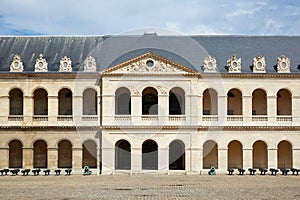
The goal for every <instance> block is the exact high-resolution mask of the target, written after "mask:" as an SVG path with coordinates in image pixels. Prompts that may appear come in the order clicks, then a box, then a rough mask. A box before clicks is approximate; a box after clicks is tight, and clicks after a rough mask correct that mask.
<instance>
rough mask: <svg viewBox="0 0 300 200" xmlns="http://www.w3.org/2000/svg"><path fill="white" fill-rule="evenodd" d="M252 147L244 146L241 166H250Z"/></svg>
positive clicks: (246, 167) (245, 167)
mask: <svg viewBox="0 0 300 200" xmlns="http://www.w3.org/2000/svg"><path fill="white" fill-rule="evenodd" d="M252 159H253V158H252V148H244V149H243V168H244V169H245V170H247V169H248V168H252V165H253V163H252Z"/></svg>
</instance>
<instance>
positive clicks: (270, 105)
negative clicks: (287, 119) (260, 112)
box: [267, 96, 277, 125]
mask: <svg viewBox="0 0 300 200" xmlns="http://www.w3.org/2000/svg"><path fill="white" fill-rule="evenodd" d="M276 102H277V97H276V96H268V97H267V109H268V112H267V113H268V125H277V120H276V116H277V103H276Z"/></svg>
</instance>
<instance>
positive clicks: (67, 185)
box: [0, 174, 300, 200]
mask: <svg viewBox="0 0 300 200" xmlns="http://www.w3.org/2000/svg"><path fill="white" fill-rule="evenodd" d="M0 191H1V193H0V199H64V200H67V199H300V175H299V176H292V175H288V176H282V175H277V176H270V175H266V176H260V175H255V176H250V175H245V176H238V175H234V176H227V175H216V176H208V175H148V174H141V175H100V176H97V175H90V176H83V175H71V176H64V175H63V176H58V177H56V176H53V175H51V176H26V177H24V176H20V175H19V176H0Z"/></svg>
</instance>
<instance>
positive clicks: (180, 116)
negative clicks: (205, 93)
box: [169, 115, 186, 121]
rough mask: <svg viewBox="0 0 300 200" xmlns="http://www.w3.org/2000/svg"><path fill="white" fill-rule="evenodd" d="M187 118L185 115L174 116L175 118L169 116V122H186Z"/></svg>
mask: <svg viewBox="0 0 300 200" xmlns="http://www.w3.org/2000/svg"><path fill="white" fill-rule="evenodd" d="M185 120H186V117H185V116H183V115H174V116H169V121H185Z"/></svg>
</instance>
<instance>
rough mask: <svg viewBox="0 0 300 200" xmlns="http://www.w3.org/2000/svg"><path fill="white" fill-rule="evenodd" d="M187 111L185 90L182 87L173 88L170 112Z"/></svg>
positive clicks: (178, 113)
mask: <svg viewBox="0 0 300 200" xmlns="http://www.w3.org/2000/svg"><path fill="white" fill-rule="evenodd" d="M184 113H185V92H184V91H183V89H181V88H178V87H176V88H173V89H171V90H170V92H169V114H170V115H184Z"/></svg>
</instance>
